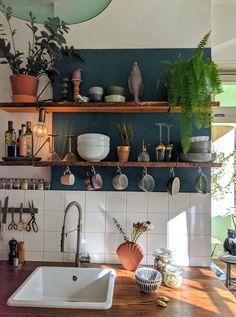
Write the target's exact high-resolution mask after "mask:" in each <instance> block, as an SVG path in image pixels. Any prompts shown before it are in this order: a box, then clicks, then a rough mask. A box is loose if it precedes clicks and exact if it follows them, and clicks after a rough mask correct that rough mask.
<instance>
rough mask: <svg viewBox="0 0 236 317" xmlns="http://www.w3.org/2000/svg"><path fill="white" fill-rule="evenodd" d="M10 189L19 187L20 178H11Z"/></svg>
mask: <svg viewBox="0 0 236 317" xmlns="http://www.w3.org/2000/svg"><path fill="white" fill-rule="evenodd" d="M12 189H20V179H19V178H14V179H13V183H12Z"/></svg>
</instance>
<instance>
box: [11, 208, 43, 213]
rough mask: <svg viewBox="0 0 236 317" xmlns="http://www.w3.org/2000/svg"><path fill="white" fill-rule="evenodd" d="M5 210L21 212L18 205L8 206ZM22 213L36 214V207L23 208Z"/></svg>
mask: <svg viewBox="0 0 236 317" xmlns="http://www.w3.org/2000/svg"><path fill="white" fill-rule="evenodd" d="M7 212H8V213H12V212H14V214H15V213H16V214H17V213H18V214H19V213H20V212H21V208H20V207H8V211H7ZM22 213H23V214H32V213H34V214H37V213H38V208H34V209H33V210H32V209H30V208H23V210H22Z"/></svg>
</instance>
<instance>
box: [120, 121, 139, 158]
mask: <svg viewBox="0 0 236 317" xmlns="http://www.w3.org/2000/svg"><path fill="white" fill-rule="evenodd" d="M117 129H118V133H119V137H120V140H121V145H120V146H118V147H117V155H118V160H119V161H120V162H128V160H129V155H130V142H131V141H132V140H133V137H134V132H135V131H136V126H134V125H133V124H131V123H117Z"/></svg>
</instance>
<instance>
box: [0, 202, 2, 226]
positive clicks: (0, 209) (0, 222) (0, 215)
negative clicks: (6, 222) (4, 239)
mask: <svg viewBox="0 0 236 317" xmlns="http://www.w3.org/2000/svg"><path fill="white" fill-rule="evenodd" d="M1 224H2V201H1V200H0V229H1Z"/></svg>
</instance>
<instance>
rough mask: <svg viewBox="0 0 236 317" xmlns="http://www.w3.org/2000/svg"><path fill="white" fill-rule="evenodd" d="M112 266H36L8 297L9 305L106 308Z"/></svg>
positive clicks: (112, 279)
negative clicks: (110, 267)
mask: <svg viewBox="0 0 236 317" xmlns="http://www.w3.org/2000/svg"><path fill="white" fill-rule="evenodd" d="M114 284H115V270H113V269H109V268H104V269H103V268H77V267H48V266H39V267H38V268H37V269H35V270H34V271H33V272H32V273H31V275H30V276H29V277H28V278H27V279H26V280H25V281H24V282H23V283H22V285H21V286H20V287H19V288H18V289H17V290H16V291H15V292H14V293H13V294H12V296H11V297H9V299H8V301H7V305H9V306H30V307H54V308H75V309H108V308H110V307H111V306H112V298H113V290H114Z"/></svg>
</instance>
